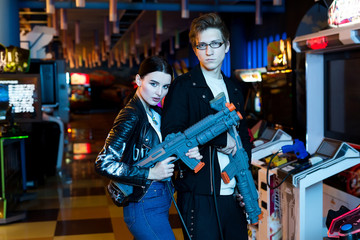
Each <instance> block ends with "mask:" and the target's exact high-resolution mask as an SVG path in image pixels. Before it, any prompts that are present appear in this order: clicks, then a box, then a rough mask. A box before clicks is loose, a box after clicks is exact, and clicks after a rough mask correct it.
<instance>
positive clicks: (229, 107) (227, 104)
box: [225, 103, 236, 112]
mask: <svg viewBox="0 0 360 240" xmlns="http://www.w3.org/2000/svg"><path fill="white" fill-rule="evenodd" d="M225 106H226V107H227V108H228V109H229V110H230V112H232V111H234V110H235V109H236V107H235V105H234V104H232V103H225Z"/></svg>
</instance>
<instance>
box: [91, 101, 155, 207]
mask: <svg viewBox="0 0 360 240" xmlns="http://www.w3.org/2000/svg"><path fill="white" fill-rule="evenodd" d="M155 110H156V111H160V108H158V107H156V109H155ZM159 143H160V141H159V137H158V135H157V133H156V131H155V130H154V129H153V128H152V126H151V125H150V123H149V121H148V118H147V115H146V112H145V109H144V106H143V104H142V102H141V100H140V98H139V97H138V96H137V94H135V95H134V97H133V98H132V99H131V100H130V101H129V103H128V104H127V105H126V106H125V107H124V108H123V109H122V110H121V111H120V112H119V114H118V115H117V117H116V119H115V121H114V125H113V127H112V129H111V130H110V132H109V134H108V136H107V138H106V140H105V145H104V147H103V148H102V150H101V151H100V153H99V154H98V156H97V158H96V161H95V170H96V172H97V173H99V174H100V175H102V176H105V177H107V178H109V179H110V180H112V181H116V182H120V183H124V184H128V185H132V186H133V187H134V190H133V194H131V195H130V196H129V198H128V199H126V200H127V201H131V202H138V201H140V200H141V198H142V197H143V196H144V195H145V193H146V192H147V190H148V188H149V187H150V185H151V182H152V181H151V180H148V179H147V177H148V175H149V169H146V168H139V167H134V166H133V165H134V163H135V162H136V161H138V160H139V159H142V158H143V157H144V156H145V154H146V153H147V152H148V151H149V150H150V149H151V148H152V147H153V146H155V145H157V144H159Z"/></svg>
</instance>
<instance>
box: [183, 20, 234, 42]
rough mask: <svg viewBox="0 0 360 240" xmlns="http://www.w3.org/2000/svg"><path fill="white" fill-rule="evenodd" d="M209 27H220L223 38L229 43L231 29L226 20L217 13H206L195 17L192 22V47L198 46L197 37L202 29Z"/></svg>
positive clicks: (190, 37)
mask: <svg viewBox="0 0 360 240" xmlns="http://www.w3.org/2000/svg"><path fill="white" fill-rule="evenodd" d="M208 28H216V29H219V31H220V32H221V34H222V38H223V39H222V40H223V41H224V42H225V44H227V42H228V41H229V38H230V34H229V31H228V29H227V27H226V25H225V24H224V22H223V21H222V20H221V18H220V17H219V15H217V14H216V13H207V14H204V15H201V16H200V17H198V18H195V19H194V20H193V21H192V22H191V26H190V32H189V39H190V43H191V45H192V47H193V48H194V47H195V46H196V44H197V43H196V38H197V34H198V33H201V32H202V31H204V30H206V29H208Z"/></svg>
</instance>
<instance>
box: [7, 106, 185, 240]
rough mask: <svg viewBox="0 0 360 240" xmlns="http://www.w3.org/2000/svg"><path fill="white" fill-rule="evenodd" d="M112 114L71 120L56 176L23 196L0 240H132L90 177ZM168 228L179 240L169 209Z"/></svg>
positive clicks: (98, 180)
mask: <svg viewBox="0 0 360 240" xmlns="http://www.w3.org/2000/svg"><path fill="white" fill-rule="evenodd" d="M116 114H117V112H115V111H114V112H103V113H93V114H77V115H72V117H71V121H70V123H69V126H68V127H69V130H70V129H71V131H68V133H67V136H66V147H65V152H64V161H63V166H62V169H61V171H59V172H58V173H57V174H56V176H50V177H48V178H47V179H46V181H45V183H44V184H43V185H41V186H38V187H36V188H34V189H29V190H27V194H33V195H34V196H36V197H35V198H34V199H32V200H26V201H23V202H20V203H19V205H18V211H19V212H20V211H22V212H25V213H26V218H25V219H23V220H21V221H18V222H13V223H9V224H3V225H0V239H1V240H22V239H29V240H30V239H31V240H82V239H84V240H127V239H131V240H132V239H133V237H132V236H131V234H130V232H129V231H128V230H127V228H126V225H125V223H124V221H123V217H122V208H119V207H116V206H115V205H114V204H113V203H112V202H111V199H110V198H109V197H108V195H107V193H106V191H105V185H106V183H107V180H106V179H104V178H102V177H101V176H99V175H97V174H96V173H95V171H94V160H95V158H96V155H97V153H98V152H99V151H100V149H101V147H102V146H103V143H104V140H105V137H106V135H107V133H108V131H109V130H110V128H111V125H112V122H113V120H114V118H115V116H116ZM170 222H171V225H172V227H173V230H174V233H175V236H176V239H178V240H180V239H183V237H182V232H181V224H180V221H179V219H178V215H177V213H176V210H175V208H174V206H172V208H171V209H170Z"/></svg>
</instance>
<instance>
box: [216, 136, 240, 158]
mask: <svg viewBox="0 0 360 240" xmlns="http://www.w3.org/2000/svg"><path fill="white" fill-rule="evenodd" d="M218 151H219V152H221V153H224V154H227V155H229V154H232V155H233V156H234V155H235V153H236V151H237V148H236V141H235V139H234V138H233V137H232V136H231V135H230V134H229V133H227V144H226V147H224V148H218Z"/></svg>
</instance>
